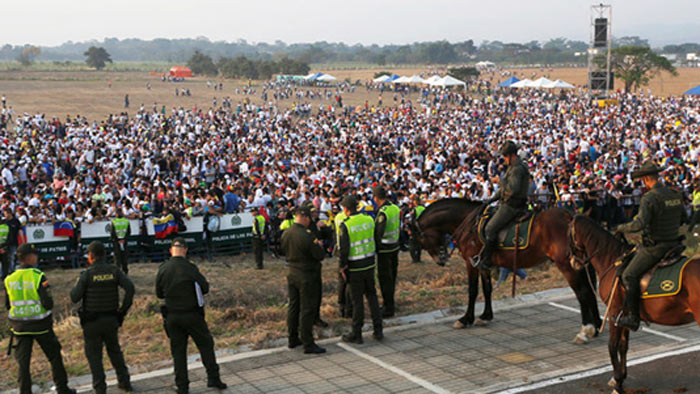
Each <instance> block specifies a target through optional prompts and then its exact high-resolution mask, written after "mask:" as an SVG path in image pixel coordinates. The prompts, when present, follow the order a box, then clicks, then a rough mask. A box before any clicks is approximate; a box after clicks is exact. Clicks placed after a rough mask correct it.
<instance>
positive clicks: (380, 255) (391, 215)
mask: <svg viewBox="0 0 700 394" xmlns="http://www.w3.org/2000/svg"><path fill="white" fill-rule="evenodd" d="M372 196H373V199H374V203H375V204H377V216H376V217H375V227H374V241H375V243H376V246H377V273H378V277H379V288H380V289H381V291H382V300H383V302H384V309H383V312H382V315H383V317H392V316H394V313H395V312H396V305H395V303H394V292H395V290H396V276H397V274H398V269H399V227H400V220H401V210H400V209H399V207H397V206H396V205H394V204H392V203H391V201H389V200H388V197H389V196H388V194H387V191H386V189H385V188H384V187H383V186H375V187H374V189H372Z"/></svg>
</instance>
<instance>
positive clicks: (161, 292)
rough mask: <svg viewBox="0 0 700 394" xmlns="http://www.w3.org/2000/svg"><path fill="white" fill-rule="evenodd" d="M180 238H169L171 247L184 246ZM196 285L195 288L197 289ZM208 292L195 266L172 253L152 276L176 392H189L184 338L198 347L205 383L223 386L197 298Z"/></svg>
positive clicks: (183, 241)
mask: <svg viewBox="0 0 700 394" xmlns="http://www.w3.org/2000/svg"><path fill="white" fill-rule="evenodd" d="M184 245H186V243H185V240H184V239H183V238H181V237H178V238H175V239H174V240H173V246H180V247H182V246H184ZM197 288H198V289H199V290H197ZM208 292H209V282H207V280H206V278H204V276H203V275H202V274H201V273H200V272H199V269H197V266H196V265H194V264H192V263H191V262H190V261H189V260H188V259H187V258H185V257H179V256H174V257H172V258H170V260H169V261H167V262H165V263H163V264H161V266H160V267H159V268H158V274H157V275H156V296H157V297H158V298H161V299H165V306H164V308H163V309H162V312H163V317H164V320H165V321H164V323H165V330H166V334H167V335H168V337H169V338H170V352H171V354H172V356H173V364H174V369H175V384H176V385H177V390H178V393H187V392H188V391H189V379H188V376H187V339H188V337H192V339H193V340H194V343H195V344H196V345H197V348H198V349H199V354H200V356H201V359H202V364H204V368H205V369H206V372H207V386H208V387H216V388H220V389H222V388H226V385H225V384H224V383H222V382H221V379H220V375H219V365H218V364H217V363H216V355H215V354H214V338H213V337H212V335H211V332H210V331H209V327H208V326H207V322H206V321H205V319H204V304H203V299H201V297H202V296H203V295H204V294H207V293H208Z"/></svg>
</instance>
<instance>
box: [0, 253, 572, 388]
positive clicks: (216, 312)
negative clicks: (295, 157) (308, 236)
mask: <svg viewBox="0 0 700 394" xmlns="http://www.w3.org/2000/svg"><path fill="white" fill-rule="evenodd" d="M423 258H424V261H425V262H424V263H422V264H412V263H411V262H410V258H409V257H408V253H402V254H401V258H400V267H399V280H398V288H397V290H396V301H397V308H398V314H399V315H409V314H414V313H421V312H427V311H432V310H436V309H441V308H450V307H456V306H461V305H464V304H466V300H467V287H466V273H465V268H464V262H463V261H462V260H461V259H458V258H457V257H454V258H453V259H452V260H451V261H450V262H449V263H448V265H447V267H445V268H442V267H438V266H437V265H435V264H434V263H433V262H432V261H430V262H428V261H426V260H427V259H428V257H427V255H425V254H424V257H423ZM226 261H227V262H228V263H230V265H231V268H228V267H226V266H225V265H224V264H223V261H221V260H220V261H218V262H214V263H206V262H201V261H197V264H198V266H199V267H200V270H201V271H202V272H203V273H204V275H205V276H206V277H207V279H208V280H209V281H210V283H211V292H210V294H209V295H208V296H207V298H206V300H207V321H208V322H209V327H210V329H211V330H212V333H213V334H214V338H215V341H216V348H217V349H218V350H221V349H235V348H240V347H244V348H265V347H270V346H278V345H279V342H277V341H275V340H276V339H279V338H286V323H285V321H286V303H287V291H286V268H285V267H284V263H283V262H282V261H279V260H273V261H270V260H269V258H268V256H266V262H265V269H264V270H263V271H258V270H256V269H254V268H253V263H252V259H251V256H234V257H229V258H228V259H227V260H226ZM157 268H158V266H157V265H156V264H137V265H132V266H131V267H130V268H129V274H130V276H131V278H132V280H133V281H134V283H135V284H136V297H135V298H134V305H133V307H132V309H131V311H130V312H129V315H128V316H127V319H126V321H125V322H124V326H123V327H122V329H121V331H120V338H121V343H122V346H123V350H124V354H125V357H126V360H127V364H128V365H129V366H130V367H133V368H135V371H146V370H151V369H156V368H162V367H163V366H164V365H169V360H170V351H169V347H168V346H169V345H168V342H167V338H166V336H165V334H164V332H163V329H162V320H161V316H160V314H159V312H158V311H159V305H160V301H159V300H158V299H156V297H155V294H154V280H155V273H156V271H157ZM78 274H79V271H78V270H60V269H59V270H52V271H48V272H47V276H48V278H49V280H50V281H51V286H52V290H51V291H52V294H53V297H54V300H55V303H56V307H55V308H54V314H55V318H56V322H55V331H56V334H57V335H58V337H59V339H60V341H61V344H62V346H63V357H64V361H65V363H66V368H67V370H68V373H69V375H70V376H77V375H85V374H89V373H90V371H89V368H88V365H87V361H86V359H85V354H84V351H83V339H82V331H81V329H80V327H79V324H78V319H77V317H74V316H73V311H74V310H76V309H77V308H76V307H75V306H73V305H71V304H70V300H69V296H68V293H69V291H70V289H71V287H72V286H73V284H74V283H75V280H76V278H77V277H78ZM323 282H324V285H323V304H322V307H321V315H322V318H323V319H324V320H326V321H327V322H328V323H329V324H330V327H329V328H328V329H324V330H319V329H316V332H317V334H318V336H319V337H320V338H326V337H333V336H338V335H340V334H341V333H342V332H345V331H346V330H349V328H350V321H349V320H345V319H341V318H340V317H339V314H338V310H337V295H336V294H337V262H336V260H335V259H328V260H326V261H325V262H324V267H323ZM565 285H566V282H565V281H564V279H563V277H562V276H561V275H560V274H559V272H558V271H557V270H556V268H554V267H553V266H552V265H551V264H548V265H545V266H542V267H541V268H536V269H533V270H530V272H529V276H528V278H527V279H526V280H525V281H522V282H519V284H518V293H520V294H525V293H531V292H535V291H540V290H544V289H548V288H552V287H559V286H565ZM510 288H511V287H510V281H509V282H508V283H507V284H504V285H502V286H500V287H499V288H497V289H496V290H495V293H494V298H495V299H498V298H503V297H506V296H510ZM380 303H381V296H380ZM3 313H4V312H3ZM477 313H481V312H480V311H477ZM367 316H369V314H367ZM496 318H498V316H496ZM367 319H369V317H367ZM574 329H575V327H572V330H574ZM0 335H3V336H5V337H4V338H2V340H0V349H1V350H2V356H0V391H2V390H5V389H8V388H11V387H14V386H15V382H16V376H17V375H16V374H17V366H16V363H15V362H14V360H9V359H7V358H6V357H5V356H4V354H5V349H7V343H8V339H7V320H6V319H2V320H0ZM189 351H190V353H192V354H195V353H196V348H195V347H194V345H192V344H191V345H190V347H189ZM33 354H34V357H33V359H32V375H33V377H34V380H35V381H36V382H46V381H47V380H50V369H49V364H48V362H47V361H46V358H45V357H44V355H43V353H42V352H41V350H40V349H39V348H38V345H35V348H34V353H33ZM105 365H106V367H107V368H108V369H111V366H110V364H109V361H108V360H107V359H106V358H105Z"/></svg>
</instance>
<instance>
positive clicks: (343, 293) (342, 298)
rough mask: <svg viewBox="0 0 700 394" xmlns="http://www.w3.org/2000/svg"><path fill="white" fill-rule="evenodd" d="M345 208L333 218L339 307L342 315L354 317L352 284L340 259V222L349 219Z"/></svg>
mask: <svg viewBox="0 0 700 394" xmlns="http://www.w3.org/2000/svg"><path fill="white" fill-rule="evenodd" d="M347 218H348V216H347V215H346V214H345V210H342V211H340V212H338V214H337V215H335V218H333V225H334V228H335V255H336V256H337V257H338V268H339V270H338V307H339V308H340V316H341V317H352V299H351V296H350V286H349V285H348V280H347V275H346V274H345V272H344V271H343V270H342V268H343V262H342V261H341V260H340V224H341V223H343V221H345V219H347Z"/></svg>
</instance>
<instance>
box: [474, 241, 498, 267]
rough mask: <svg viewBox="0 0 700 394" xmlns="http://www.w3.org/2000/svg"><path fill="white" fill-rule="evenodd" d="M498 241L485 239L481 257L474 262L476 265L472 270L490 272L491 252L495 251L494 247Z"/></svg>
mask: <svg viewBox="0 0 700 394" xmlns="http://www.w3.org/2000/svg"><path fill="white" fill-rule="evenodd" d="M497 243H498V241H496V239H495V238H494V239H490V238H487V239H486V245H484V249H483V250H482V251H481V255H479V257H478V258H477V260H476V263H475V264H474V268H478V269H479V270H481V271H490V270H491V267H492V265H491V255H493V252H495V251H496V246H497Z"/></svg>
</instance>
